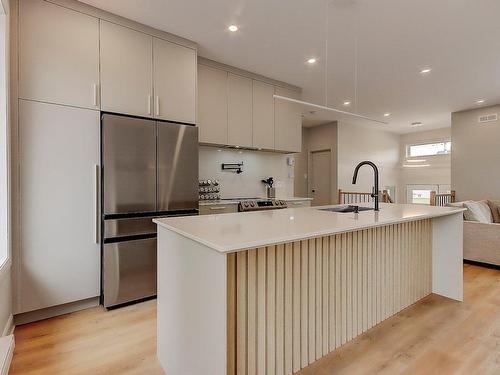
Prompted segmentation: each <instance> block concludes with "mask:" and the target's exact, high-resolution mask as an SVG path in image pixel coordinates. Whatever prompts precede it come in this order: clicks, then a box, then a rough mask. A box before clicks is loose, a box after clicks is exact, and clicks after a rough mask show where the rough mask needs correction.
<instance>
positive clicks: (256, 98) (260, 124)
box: [252, 80, 274, 150]
mask: <svg viewBox="0 0 500 375" xmlns="http://www.w3.org/2000/svg"><path fill="white" fill-rule="evenodd" d="M273 95H274V86H272V85H268V84H267V83H264V82H260V81H255V80H254V81H253V116H252V119H253V147H257V148H263V149H266V150H273V149H274V98H273Z"/></svg>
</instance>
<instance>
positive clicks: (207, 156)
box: [199, 146, 294, 198]
mask: <svg viewBox="0 0 500 375" xmlns="http://www.w3.org/2000/svg"><path fill="white" fill-rule="evenodd" d="M286 159H287V155H284V154H277V153H272V152H263V151H248V150H235V149H227V148H217V147H209V146H201V147H200V162H199V165H200V169H199V173H200V180H203V179H207V178H210V179H217V180H219V181H220V184H221V197H222V198H234V197H265V196H266V189H265V185H264V184H263V183H262V182H261V180H262V179H264V178H267V177H270V176H272V177H274V181H275V187H276V196H277V197H278V198H286V197H293V196H294V194H293V193H294V192H293V181H294V178H293V167H289V166H288V165H287V161H286ZM239 162H243V173H240V174H236V173H235V172H231V171H222V170H221V164H222V163H239Z"/></svg>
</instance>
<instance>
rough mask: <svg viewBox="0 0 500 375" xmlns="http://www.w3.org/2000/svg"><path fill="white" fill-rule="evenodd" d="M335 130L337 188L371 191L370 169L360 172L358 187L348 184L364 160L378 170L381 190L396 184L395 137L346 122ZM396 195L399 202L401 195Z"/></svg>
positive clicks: (396, 140)
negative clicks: (375, 166)
mask: <svg viewBox="0 0 500 375" xmlns="http://www.w3.org/2000/svg"><path fill="white" fill-rule="evenodd" d="M374 127H376V125H374ZM337 129H338V186H339V189H342V190H347V191H358V192H371V190H372V186H373V171H372V170H371V168H370V167H363V168H362V169H360V171H359V174H358V182H357V184H356V185H352V184H351V182H352V175H353V173H354V168H356V165H357V164H358V163H359V162H361V161H364V160H370V161H372V162H374V163H375V164H376V165H377V167H378V168H379V184H380V187H384V186H396V187H397V186H398V185H399V135H398V134H395V133H390V132H386V131H381V130H379V129H376V128H368V127H364V126H363V127H361V126H355V125H351V124H346V123H339V124H338V127H337ZM396 195H397V199H398V201H399V197H400V196H401V192H400V191H397V193H396Z"/></svg>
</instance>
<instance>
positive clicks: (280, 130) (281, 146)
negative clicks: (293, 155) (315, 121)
mask: <svg viewBox="0 0 500 375" xmlns="http://www.w3.org/2000/svg"><path fill="white" fill-rule="evenodd" d="M275 93H276V95H280V96H284V97H287V98H292V99H299V95H298V93H296V92H295V91H291V90H287V89H284V88H281V87H276V90H275ZM274 108H275V109H274V119H275V121H274V135H275V138H274V143H275V149H276V150H279V151H286V152H300V150H301V149H302V117H301V116H300V110H299V108H298V106H297V105H295V104H293V103H289V102H285V101H283V100H278V99H275V107H274Z"/></svg>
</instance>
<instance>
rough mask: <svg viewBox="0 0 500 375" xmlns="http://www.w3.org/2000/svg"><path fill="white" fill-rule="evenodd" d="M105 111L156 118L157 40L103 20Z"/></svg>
mask: <svg viewBox="0 0 500 375" xmlns="http://www.w3.org/2000/svg"><path fill="white" fill-rule="evenodd" d="M100 47H101V48H100V50H101V108H102V109H103V110H104V111H109V112H117V113H124V114H131V115H139V116H147V117H151V116H152V115H153V37H152V36H150V35H147V34H144V33H141V32H139V31H135V30H132V29H129V28H127V27H123V26H119V25H116V24H114V23H111V22H107V21H103V20H101V46H100Z"/></svg>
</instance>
